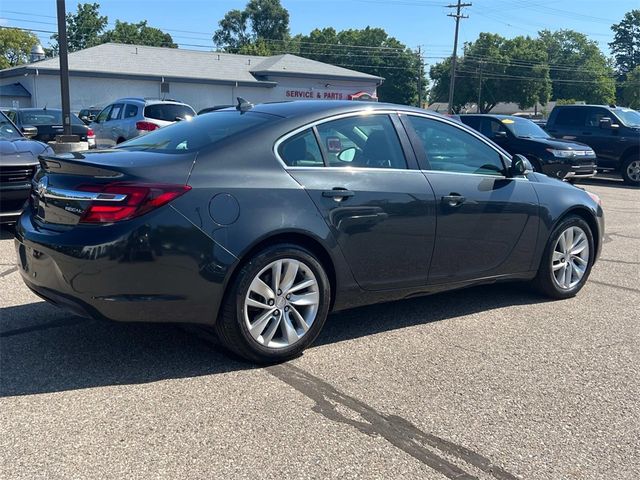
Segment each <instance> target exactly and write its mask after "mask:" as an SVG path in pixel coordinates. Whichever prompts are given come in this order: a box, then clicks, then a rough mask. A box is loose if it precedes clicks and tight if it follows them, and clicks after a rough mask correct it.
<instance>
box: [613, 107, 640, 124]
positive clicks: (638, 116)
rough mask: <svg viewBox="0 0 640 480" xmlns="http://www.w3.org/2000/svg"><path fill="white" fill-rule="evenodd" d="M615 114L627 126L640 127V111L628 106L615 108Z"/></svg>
mask: <svg viewBox="0 0 640 480" xmlns="http://www.w3.org/2000/svg"><path fill="white" fill-rule="evenodd" d="M615 112H616V115H617V116H618V117H619V118H620V120H621V121H622V123H624V124H625V125H626V126H627V127H640V113H639V112H637V111H635V110H631V109H630V108H620V109H617V110H616V111H615Z"/></svg>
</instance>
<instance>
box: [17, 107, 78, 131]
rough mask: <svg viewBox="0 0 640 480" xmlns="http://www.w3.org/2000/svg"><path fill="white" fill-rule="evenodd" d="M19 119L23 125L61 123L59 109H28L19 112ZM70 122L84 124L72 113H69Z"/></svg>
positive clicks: (35, 125)
mask: <svg viewBox="0 0 640 480" xmlns="http://www.w3.org/2000/svg"><path fill="white" fill-rule="evenodd" d="M20 120H21V121H22V124H23V125H33V126H34V127H37V126H38V125H62V111H61V110H44V109H43V110H28V111H22V112H20ZM71 123H72V124H73V125H84V123H83V122H82V120H80V119H79V118H78V117H77V116H75V115H74V114H71Z"/></svg>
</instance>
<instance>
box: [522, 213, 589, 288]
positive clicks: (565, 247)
mask: <svg viewBox="0 0 640 480" xmlns="http://www.w3.org/2000/svg"><path fill="white" fill-rule="evenodd" d="M594 258H595V249H594V242H593V233H592V232H591V229H590V228H589V225H588V224H587V222H585V221H584V220H583V219H582V218H580V217H577V216H571V217H568V218H566V219H565V220H564V221H562V222H561V223H560V225H558V226H557V227H556V228H555V229H554V231H553V232H552V234H551V236H550V237H549V241H548V242H547V247H546V249H545V253H544V255H543V258H542V263H541V264H540V268H539V269H538V274H537V276H536V278H535V280H534V285H535V286H536V287H537V289H538V290H539V291H540V292H542V293H543V294H545V295H547V296H549V297H552V298H557V299H563V298H569V297H573V296H574V295H576V294H577V293H578V292H579V291H580V289H582V287H583V286H584V284H585V283H586V281H587V278H589V274H590V273H591V267H592V265H593V262H594Z"/></svg>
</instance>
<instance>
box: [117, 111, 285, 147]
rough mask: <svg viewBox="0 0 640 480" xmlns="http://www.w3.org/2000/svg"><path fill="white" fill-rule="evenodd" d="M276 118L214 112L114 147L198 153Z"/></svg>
mask: <svg viewBox="0 0 640 480" xmlns="http://www.w3.org/2000/svg"><path fill="white" fill-rule="evenodd" d="M273 118H275V117H273V116H270V115H265V114H261V113H257V112H247V113H242V112H238V111H228V112H223V111H221V112H216V114H215V115H202V116H198V117H195V118H193V119H190V120H185V121H182V122H177V123H174V124H172V125H169V126H166V127H164V128H160V129H158V130H154V131H153V132H150V133H148V134H146V135H142V136H140V137H136V138H133V139H131V140H129V141H127V142H124V143H121V144H120V145H118V146H117V147H115V148H123V149H124V148H126V149H138V150H157V151H162V152H163V153H184V152H186V151H195V150H200V149H202V148H204V147H207V146H209V145H212V144H214V143H216V142H219V141H220V140H224V139H226V138H228V137H230V136H232V135H236V134H238V133H241V132H244V131H246V130H250V129H253V128H256V127H259V126H261V125H263V124H264V123H266V122H268V121H269V120H270V119H273Z"/></svg>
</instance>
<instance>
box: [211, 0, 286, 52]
mask: <svg viewBox="0 0 640 480" xmlns="http://www.w3.org/2000/svg"><path fill="white" fill-rule="evenodd" d="M218 26H219V27H220V28H218V30H216V31H215V33H214V34H213V41H214V43H215V44H216V45H217V46H218V47H219V48H222V49H224V50H225V51H227V52H230V53H253V51H254V50H255V49H256V48H255V47H256V45H255V44H256V43H258V42H261V45H260V46H259V48H258V50H259V51H264V50H265V49H267V50H270V49H271V47H269V45H273V46H274V48H281V47H282V45H283V44H284V43H285V42H286V41H287V40H288V39H289V12H288V11H287V9H286V8H284V7H283V6H282V5H281V4H280V0H250V1H249V3H247V5H246V7H245V9H244V10H237V9H236V10H231V11H229V12H227V13H226V14H225V16H224V18H223V19H222V20H220V22H218Z"/></svg>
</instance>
